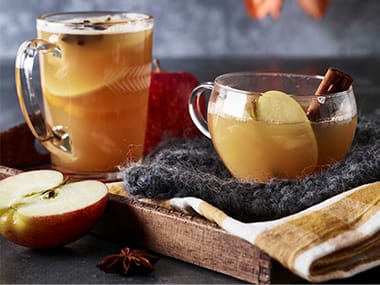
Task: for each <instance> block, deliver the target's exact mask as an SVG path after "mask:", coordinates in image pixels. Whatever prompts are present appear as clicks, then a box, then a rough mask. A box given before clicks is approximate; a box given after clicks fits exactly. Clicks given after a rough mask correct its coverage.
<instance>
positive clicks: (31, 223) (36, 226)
mask: <svg viewBox="0 0 380 285" xmlns="http://www.w3.org/2000/svg"><path fill="white" fill-rule="evenodd" d="M107 201H108V195H105V196H103V197H102V198H101V199H100V200H98V201H97V202H96V203H94V204H92V205H89V206H88V207H86V208H83V209H80V210H77V211H73V212H67V213H63V214H59V215H50V216H35V217H25V216H23V215H19V214H13V216H14V215H17V216H18V217H17V220H16V223H19V226H14V227H8V228H9V229H7V230H5V231H2V235H3V236H4V237H5V238H7V239H8V240H10V241H12V242H14V243H16V244H19V245H22V246H25V247H28V248H35V249H42V248H52V247H59V246H63V245H66V244H68V243H71V242H73V241H75V240H77V239H78V238H80V237H81V236H83V235H84V234H85V233H87V232H88V231H89V230H90V229H91V228H92V227H93V226H94V225H95V224H96V222H97V221H98V220H99V219H100V217H101V216H102V215H103V213H104V211H105V208H106V205H107ZM13 213H15V212H13ZM11 216H12V214H10V215H8V218H11V220H10V221H12V217H11ZM3 218H5V217H3ZM25 225H27V226H25Z"/></svg>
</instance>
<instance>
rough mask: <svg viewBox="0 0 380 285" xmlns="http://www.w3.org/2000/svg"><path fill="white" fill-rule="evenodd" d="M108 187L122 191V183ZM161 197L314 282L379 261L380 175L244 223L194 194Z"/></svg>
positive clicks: (364, 268) (364, 267)
mask: <svg viewBox="0 0 380 285" xmlns="http://www.w3.org/2000/svg"><path fill="white" fill-rule="evenodd" d="M112 188H113V189H114V190H112ZM110 189H111V190H110V192H118V193H119V194H121V190H120V184H119V185H118V186H117V185H116V184H115V185H114V186H111V187H110ZM115 189H116V190H115ZM157 203H160V205H164V206H166V207H168V206H170V207H174V208H176V209H178V210H180V211H183V212H194V211H196V212H197V213H198V214H200V215H202V216H204V217H205V218H207V219H208V220H210V221H213V222H215V223H216V224H218V225H219V226H220V227H221V228H223V229H224V230H226V231H227V232H229V233H231V234H233V235H236V236H238V237H240V238H242V239H245V240H247V241H248V242H250V243H252V244H253V245H255V246H257V247H259V248H260V249H262V250H263V251H265V252H267V253H268V254H269V255H270V256H271V257H272V258H274V259H276V260H278V261H279V262H280V263H281V264H282V265H284V266H285V267H287V268H288V269H290V270H291V271H292V272H294V273H295V274H297V275H299V276H301V277H302V278H304V279H306V280H309V281H312V282H323V281H328V280H332V279H340V278H347V277H350V276H353V275H355V274H357V273H359V272H362V271H365V270H367V269H370V268H373V267H375V266H377V265H380V181H379V182H374V183H371V184H366V185H363V186H360V187H357V188H354V189H352V190H350V191H347V192H344V193H342V194H340V195H337V196H334V197H332V198H330V199H328V200H325V201H324V202H322V203H320V204H317V205H315V206H313V207H310V208H308V209H306V210H304V211H301V212H299V213H296V214H294V215H291V216H288V217H285V218H281V219H277V220H272V221H266V222H257V223H242V222H240V221H238V220H236V219H233V218H231V217H229V216H228V215H226V214H225V213H224V212H223V211H221V210H219V209H217V208H216V207H214V206H212V205H210V204H209V203H207V202H205V201H203V200H201V199H198V198H194V197H185V198H173V199H170V200H166V201H161V202H158V201H157Z"/></svg>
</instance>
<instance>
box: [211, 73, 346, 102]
mask: <svg viewBox="0 0 380 285" xmlns="http://www.w3.org/2000/svg"><path fill="white" fill-rule="evenodd" d="M244 76H251V77H252V76H253V77H260V76H261V77H264V76H266V77H288V78H294V79H296V78H304V79H317V80H320V81H322V79H323V78H324V76H323V75H317V74H314V75H313V74H302V73H290V72H270V71H267V72H256V71H241V72H230V73H225V74H221V75H219V76H217V77H216V78H215V80H214V85H215V86H217V87H219V88H223V89H226V90H228V91H231V92H234V93H240V94H243V95H252V96H255V95H256V96H257V95H260V94H262V92H260V91H257V92H255V91H248V90H243V89H240V88H236V87H231V86H229V85H228V84H225V83H223V82H222V81H223V80H225V79H226V78H231V77H244ZM268 90H270V89H268ZM352 90H353V87H352V84H351V85H350V87H349V88H348V89H347V90H344V91H340V92H334V93H329V94H318V95H316V94H315V93H313V92H310V93H308V94H294V95H293V94H291V95H292V97H301V96H302V97H308V96H321V97H326V98H327V97H339V96H342V95H344V96H346V94H347V92H352ZM315 91H316V90H315Z"/></svg>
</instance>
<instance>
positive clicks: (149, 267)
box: [96, 247, 158, 275]
mask: <svg viewBox="0 0 380 285" xmlns="http://www.w3.org/2000/svg"><path fill="white" fill-rule="evenodd" d="M157 260H158V257H157V256H154V255H151V254H149V253H148V252H146V251H144V250H141V249H131V248H129V247H123V248H122V249H121V251H120V253H118V254H111V255H109V256H107V257H105V258H104V259H103V260H102V261H100V262H99V263H98V264H97V265H96V266H97V267H98V268H100V269H101V270H103V271H104V272H106V273H120V274H124V275H131V274H134V273H136V274H137V273H138V274H148V273H150V272H152V271H153V270H154V267H153V265H154V264H155V263H156V262H157Z"/></svg>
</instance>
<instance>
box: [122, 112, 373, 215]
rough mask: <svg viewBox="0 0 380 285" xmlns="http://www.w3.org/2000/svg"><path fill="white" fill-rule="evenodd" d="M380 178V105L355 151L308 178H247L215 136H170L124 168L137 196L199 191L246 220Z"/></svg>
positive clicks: (362, 126)
mask: <svg viewBox="0 0 380 285" xmlns="http://www.w3.org/2000/svg"><path fill="white" fill-rule="evenodd" d="M379 180H380V109H378V110H376V112H374V113H373V114H371V115H370V116H367V117H364V116H360V117H359V119H358V127H357V131H356V135H355V138H354V142H353V145H352V148H351V151H350V152H349V154H348V155H347V157H346V158H345V159H344V160H343V161H341V162H338V163H336V164H334V165H332V166H330V168H328V169H327V170H326V171H324V172H323V173H319V174H315V175H313V176H309V177H306V178H304V179H297V180H284V179H281V180H280V179H274V180H272V181H271V182H270V183H266V184H264V183H256V184H255V183H242V182H239V181H237V180H236V179H235V178H233V177H232V176H231V174H230V173H229V172H228V170H227V169H226V168H225V167H224V165H223V164H222V162H221V160H220V159H219V157H218V155H217V153H216V152H215V150H214V148H213V145H212V143H211V141H210V140H208V139H206V138H204V137H199V138H195V139H168V140H166V141H164V142H162V143H161V144H160V145H159V146H158V147H157V148H156V149H155V150H154V151H153V152H151V153H150V154H149V155H148V156H146V157H145V158H144V160H143V162H142V163H141V164H136V165H133V166H130V167H128V168H126V169H125V170H124V183H125V185H126V189H127V191H128V192H129V193H130V194H132V195H135V196H137V197H145V198H156V199H168V198H172V197H186V196H194V197H199V198H201V199H203V200H205V201H207V202H209V203H211V204H213V205H215V206H216V207H218V208H219V209H221V210H223V211H225V212H226V213H227V214H229V215H230V216H232V217H234V218H237V219H239V220H241V221H244V222H253V221H262V220H268V219H275V218H279V217H283V216H286V215H289V214H292V213H295V212H298V211H300V210H303V209H305V208H308V207H310V206H312V205H314V204H316V203H319V202H321V201H323V200H325V199H327V198H329V197H331V196H334V195H336V194H338V193H341V192H343V191H346V190H349V189H352V188H354V187H356V186H359V185H362V184H366V183H370V182H374V181H379Z"/></svg>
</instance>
